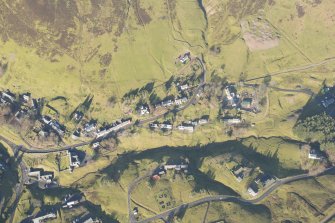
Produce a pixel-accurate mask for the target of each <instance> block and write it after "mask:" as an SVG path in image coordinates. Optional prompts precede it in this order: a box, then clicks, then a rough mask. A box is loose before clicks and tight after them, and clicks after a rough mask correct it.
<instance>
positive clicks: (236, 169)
mask: <svg viewBox="0 0 335 223" xmlns="http://www.w3.org/2000/svg"><path fill="white" fill-rule="evenodd" d="M196 61H197V60H196V59H195V58H192V57H191V55H190V53H189V52H187V53H185V54H183V55H181V56H179V57H178V58H177V59H176V63H180V64H182V65H186V64H189V65H190V66H192V69H193V73H192V74H189V75H184V76H173V77H171V78H170V80H168V81H167V82H165V83H164V84H163V86H164V87H163V88H164V90H162V89H161V90H160V89H155V90H154V88H153V86H154V84H153V83H149V84H147V85H146V86H143V87H142V88H139V89H135V90H131V91H129V92H128V93H126V94H125V95H124V97H123V98H122V100H123V103H124V105H125V107H126V108H127V109H126V112H125V113H124V116H123V117H121V118H119V119H118V120H114V121H113V122H110V123H106V122H100V121H99V120H97V119H95V118H94V117H91V116H89V115H87V114H86V112H87V111H88V109H89V107H90V106H91V104H92V100H93V96H91V95H89V96H87V98H86V99H85V101H84V102H83V103H81V104H80V105H79V106H77V107H76V109H75V110H74V111H72V112H71V113H70V114H69V115H68V118H67V119H64V118H61V116H60V113H61V112H60V111H58V110H57V109H55V108H54V107H53V106H52V104H51V103H50V102H52V101H55V100H64V98H62V97H58V98H55V99H51V100H47V99H45V98H34V97H33V96H32V95H31V93H29V92H24V93H20V94H18V93H14V92H12V91H11V90H9V89H6V90H3V91H1V92H0V106H1V108H2V113H5V115H4V116H6V117H8V119H7V120H5V122H7V123H9V124H10V125H12V126H16V127H17V128H18V129H19V131H20V136H21V138H22V139H23V140H24V141H25V142H26V143H27V144H28V145H29V146H30V147H31V148H35V149H38V148H41V147H46V148H48V147H53V148H56V147H57V146H60V147H64V146H66V144H67V142H74V143H75V142H78V146H77V145H76V144H74V145H73V146H69V148H67V149H66V150H63V151H59V152H57V151H56V153H57V156H56V158H55V162H56V163H57V166H58V172H62V171H68V172H69V174H71V173H74V171H75V169H77V168H84V167H85V165H86V164H87V162H92V155H88V154H86V153H85V152H84V151H83V150H81V149H80V147H81V146H82V145H89V147H90V149H91V150H93V151H94V152H97V151H99V150H100V149H104V147H105V146H104V144H105V142H106V141H108V140H110V139H117V137H118V135H119V134H122V133H123V132H125V131H126V130H127V129H130V128H132V127H133V126H135V127H137V128H148V129H149V130H150V131H151V132H157V133H160V132H161V133H170V132H172V131H176V132H179V133H181V134H184V133H185V134H192V133H195V132H196V131H198V130H200V131H201V128H204V127H205V126H208V125H211V124H213V123H214V124H218V123H219V125H221V126H223V127H224V128H225V129H226V134H229V132H230V131H233V130H234V131H235V129H239V128H252V127H253V126H255V125H256V124H257V123H253V122H252V121H251V120H248V119H247V118H245V117H250V116H248V114H256V115H257V114H259V113H261V112H262V109H263V108H264V106H265V104H266V103H267V99H266V97H265V92H264V89H262V86H259V85H243V83H223V84H222V86H219V88H218V89H219V90H218V92H219V93H218V95H217V102H218V108H219V112H218V116H217V117H215V118H213V117H212V116H210V115H209V114H204V115H202V116H198V117H194V116H193V117H192V118H185V117H181V118H179V119H178V121H176V120H175V115H176V113H177V112H179V111H182V110H184V109H186V108H187V107H189V106H191V105H194V106H196V105H197V104H196V103H195V102H196V100H203V101H204V100H205V101H206V98H208V97H210V96H209V95H208V94H211V92H207V91H206V88H205V87H207V86H208V85H211V84H206V85H205V78H206V77H205V75H206V74H205V72H203V71H201V69H200V65H199V64H197V62H196ZM210 87H212V86H210ZM333 88H334V87H333ZM333 88H328V87H327V88H324V89H323V90H322V92H321V94H320V96H319V99H318V100H319V101H320V102H319V103H320V105H321V106H323V107H324V108H325V109H326V111H327V113H329V114H330V115H335V113H334V112H335V109H334V108H333V106H332V105H333V104H335V94H334V89H333ZM216 90H217V89H216ZM162 92H163V93H162ZM162 95H163V96H164V97H163V96H162ZM161 98H163V99H161ZM206 102H207V101H206ZM115 141H116V140H115ZM45 145H47V146H45ZM113 146H114V147H115V149H116V146H117V145H113ZM113 149H114V148H113ZM308 151H309V152H308V157H307V158H308V159H309V160H313V161H323V159H324V157H325V156H324V154H322V152H320V149H318V148H309V150H308ZM190 165H191V164H190V163H189V160H187V159H181V160H179V161H169V162H166V163H165V164H162V165H161V166H159V167H158V168H157V169H155V170H154V171H153V173H152V175H151V176H150V180H151V181H153V182H156V181H159V180H160V179H161V178H167V177H171V174H168V172H173V174H177V175H178V174H183V175H185V176H188V175H191V174H192V171H191V169H190V168H189V166H190ZM6 166H7V164H6V163H0V173H1V172H3V171H6V168H7V167H6ZM227 169H228V171H229V172H230V173H231V175H232V177H233V178H234V179H235V180H236V181H237V182H238V183H239V184H243V185H245V186H246V190H245V192H246V193H247V194H248V195H249V196H250V197H257V196H258V195H259V194H261V193H262V192H264V191H266V190H267V189H268V188H269V187H270V186H271V185H273V184H274V183H275V182H276V181H277V180H278V179H277V178H276V177H275V176H273V175H271V174H268V173H266V171H263V170H261V169H260V168H259V167H255V166H253V165H252V164H250V163H249V162H243V163H239V162H236V163H234V165H232V166H230V167H229V168H228V167H227ZM255 171H256V172H257V174H255V173H253V174H251V173H252V172H255ZM26 174H27V179H25V182H24V184H25V185H36V186H37V187H38V188H39V189H41V190H49V189H52V188H58V187H61V185H60V184H59V180H58V179H57V177H55V176H56V174H55V173H54V172H53V171H49V170H47V169H43V168H40V167H38V166H30V167H29V169H28V170H27V173H26ZM156 200H157V202H158V205H159V206H160V209H161V210H167V209H169V208H170V207H172V206H173V203H172V201H171V200H169V195H168V193H167V192H164V191H163V192H162V193H161V194H159V195H157V199H156ZM83 201H84V198H83V196H81V195H78V194H74V195H68V196H67V197H66V198H64V202H63V203H62V204H61V206H60V207H55V210H47V211H41V212H39V213H38V214H36V215H35V216H31V217H29V218H28V219H27V222H33V223H40V222H45V221H46V220H47V219H55V218H57V214H56V212H57V208H62V209H71V208H73V207H75V206H77V205H79V204H81V203H82V202H83ZM133 214H134V216H138V215H139V209H138V207H134V209H133ZM98 222H101V221H100V220H99V219H98V218H95V217H94V213H86V214H85V215H84V216H80V217H78V218H76V219H75V220H73V223H98Z"/></svg>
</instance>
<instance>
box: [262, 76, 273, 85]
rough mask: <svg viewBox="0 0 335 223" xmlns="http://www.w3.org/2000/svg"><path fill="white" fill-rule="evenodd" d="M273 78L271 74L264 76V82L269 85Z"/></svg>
mask: <svg viewBox="0 0 335 223" xmlns="http://www.w3.org/2000/svg"><path fill="white" fill-rule="evenodd" d="M271 79H272V77H271V75H266V76H265V77H264V80H263V82H264V84H265V85H266V86H269V85H270V82H271Z"/></svg>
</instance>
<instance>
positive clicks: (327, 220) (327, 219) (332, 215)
mask: <svg viewBox="0 0 335 223" xmlns="http://www.w3.org/2000/svg"><path fill="white" fill-rule="evenodd" d="M333 218H335V209H334V210H333V211H332V212H331V213H330V214H328V215H327V216H326V217H324V218H323V219H322V220H321V221H320V223H331V222H330V220H334V219H333Z"/></svg>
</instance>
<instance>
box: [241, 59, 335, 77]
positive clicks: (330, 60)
mask: <svg viewBox="0 0 335 223" xmlns="http://www.w3.org/2000/svg"><path fill="white" fill-rule="evenodd" d="M334 61H335V57H331V58H327V59H325V60H323V61H321V62H319V63H312V64H308V65H305V66H300V67H294V68H291V69H287V70H283V71H277V72H272V73H267V74H265V75H262V76H259V77H255V78H251V79H247V80H245V81H244V82H249V81H255V80H259V79H263V78H265V77H267V76H277V75H280V74H287V73H292V72H297V71H304V70H309V69H312V68H315V67H318V66H322V65H324V64H327V63H330V62H334Z"/></svg>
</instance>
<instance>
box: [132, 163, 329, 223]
mask: <svg viewBox="0 0 335 223" xmlns="http://www.w3.org/2000/svg"><path fill="white" fill-rule="evenodd" d="M327 173H332V174H335V167H330V168H327V169H325V170H324V171H322V172H320V173H317V174H308V173H306V174H300V175H296V176H292V177H287V178H283V179H278V180H277V181H276V182H275V183H273V184H272V185H271V186H270V187H268V189H266V191H265V192H264V193H262V194H261V195H260V196H259V197H257V198H255V199H251V200H247V199H243V198H241V197H235V196H227V195H217V196H208V197H204V198H201V199H199V200H196V201H193V202H190V203H184V204H181V205H179V206H177V207H175V208H173V209H170V210H167V211H165V212H162V213H160V214H158V215H155V216H153V217H151V218H147V219H144V220H141V221H136V220H135V217H134V215H133V213H132V210H131V207H130V196H131V192H132V190H133V189H134V188H135V186H136V185H137V184H138V183H139V182H140V181H141V180H143V179H145V178H147V177H150V175H145V176H142V177H139V178H137V179H136V180H135V181H134V182H133V183H132V184H131V186H130V187H129V190H128V205H129V206H128V207H129V219H130V223H149V222H152V221H154V220H157V219H165V218H168V217H171V216H173V215H175V214H177V213H178V212H180V211H182V210H183V209H185V208H192V207H195V206H198V205H201V204H203V203H208V202H213V201H227V202H237V203H240V204H244V205H252V204H257V203H259V202H261V201H262V200H264V199H265V198H267V197H268V196H269V195H270V194H271V193H272V192H273V191H275V190H276V189H278V188H279V187H280V186H282V185H284V184H287V183H291V182H294V181H298V180H302V179H308V178H313V177H317V176H321V175H324V174H327Z"/></svg>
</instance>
